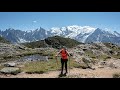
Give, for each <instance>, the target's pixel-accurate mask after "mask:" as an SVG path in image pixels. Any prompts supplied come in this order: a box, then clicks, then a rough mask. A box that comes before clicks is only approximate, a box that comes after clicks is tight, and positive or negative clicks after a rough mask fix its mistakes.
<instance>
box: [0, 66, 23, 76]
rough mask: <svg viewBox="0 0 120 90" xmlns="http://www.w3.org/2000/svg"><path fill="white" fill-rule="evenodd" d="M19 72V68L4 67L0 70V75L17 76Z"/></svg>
mask: <svg viewBox="0 0 120 90" xmlns="http://www.w3.org/2000/svg"><path fill="white" fill-rule="evenodd" d="M20 72H21V70H20V69H19V68H15V67H5V68H3V69H1V70H0V73H3V74H14V75H16V74H18V73H20Z"/></svg>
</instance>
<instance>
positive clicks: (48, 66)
mask: <svg viewBox="0 0 120 90" xmlns="http://www.w3.org/2000/svg"><path fill="white" fill-rule="evenodd" d="M57 61H58V64H57V62H56V59H55V58H54V59H50V60H49V61H36V62H29V63H26V64H25V66H24V67H23V68H21V70H22V71H24V72H26V73H29V74H31V73H39V74H42V73H45V72H48V71H55V70H60V69H61V62H60V59H59V58H58V59H57ZM77 66H79V64H78V63H77V62H75V61H73V60H70V68H73V67H77ZM68 67H69V62H68Z"/></svg>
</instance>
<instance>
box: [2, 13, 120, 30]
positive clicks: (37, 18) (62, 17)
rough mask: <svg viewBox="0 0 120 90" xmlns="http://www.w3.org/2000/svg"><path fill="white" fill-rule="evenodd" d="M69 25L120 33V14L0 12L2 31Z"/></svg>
mask: <svg viewBox="0 0 120 90" xmlns="http://www.w3.org/2000/svg"><path fill="white" fill-rule="evenodd" d="M68 25H80V26H92V27H95V28H97V27H98V28H101V29H105V28H108V29H110V30H111V31H114V30H116V31H118V32H120V12H0V29H1V30H3V31H4V30H5V29H8V28H14V29H20V30H25V31H26V30H34V29H36V28H39V27H42V28H45V29H47V30H48V29H50V28H52V27H64V26H68Z"/></svg>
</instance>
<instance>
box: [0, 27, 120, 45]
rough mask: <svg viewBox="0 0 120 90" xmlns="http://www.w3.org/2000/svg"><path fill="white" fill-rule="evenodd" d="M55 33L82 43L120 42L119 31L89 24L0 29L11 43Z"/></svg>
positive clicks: (35, 39) (0, 34)
mask: <svg viewBox="0 0 120 90" xmlns="http://www.w3.org/2000/svg"><path fill="white" fill-rule="evenodd" d="M56 35H58V36H62V37H66V38H71V39H75V40H77V41H79V42H83V43H90V42H112V43H115V44H120V33H118V32H116V31H114V32H110V31H107V30H102V29H99V28H93V27H90V26H78V25H72V26H66V27H53V28H51V29H50V30H45V29H43V28H41V27H40V28H39V29H36V30H30V31H22V30H15V29H12V28H9V29H6V30H5V31H1V30H0V36H2V37H5V38H6V39H7V40H9V41H11V42H12V43H24V42H32V41H38V40H43V39H45V38H47V37H52V36H56Z"/></svg>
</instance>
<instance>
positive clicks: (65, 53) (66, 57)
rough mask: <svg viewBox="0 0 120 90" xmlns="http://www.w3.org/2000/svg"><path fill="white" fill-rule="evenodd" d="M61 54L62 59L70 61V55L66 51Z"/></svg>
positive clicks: (63, 50)
mask: <svg viewBox="0 0 120 90" xmlns="http://www.w3.org/2000/svg"><path fill="white" fill-rule="evenodd" d="M60 54H61V58H62V59H68V53H67V51H66V50H65V49H62V50H61V51H60Z"/></svg>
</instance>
